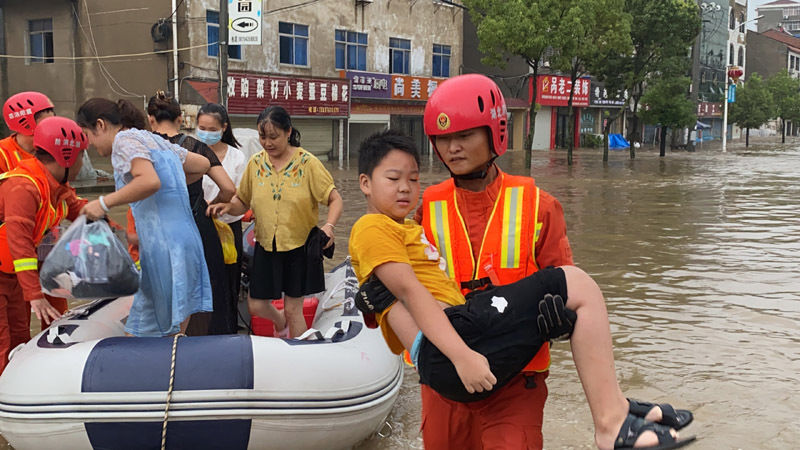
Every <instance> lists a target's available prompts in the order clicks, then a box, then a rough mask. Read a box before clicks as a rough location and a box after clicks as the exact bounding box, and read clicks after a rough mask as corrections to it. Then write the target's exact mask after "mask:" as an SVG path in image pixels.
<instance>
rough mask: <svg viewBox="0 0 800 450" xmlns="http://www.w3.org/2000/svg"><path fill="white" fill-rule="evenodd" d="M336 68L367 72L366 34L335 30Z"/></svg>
mask: <svg viewBox="0 0 800 450" xmlns="http://www.w3.org/2000/svg"><path fill="white" fill-rule="evenodd" d="M334 41H335V42H336V68H337V69H342V70H345V69H346V70H367V33H359V32H356V31H345V30H336V32H335V36H334Z"/></svg>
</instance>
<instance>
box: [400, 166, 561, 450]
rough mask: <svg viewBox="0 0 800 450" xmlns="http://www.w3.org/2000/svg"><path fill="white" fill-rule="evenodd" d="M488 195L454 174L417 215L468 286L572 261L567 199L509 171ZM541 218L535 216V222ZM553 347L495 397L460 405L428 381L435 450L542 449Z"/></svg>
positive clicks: (428, 439)
mask: <svg viewBox="0 0 800 450" xmlns="http://www.w3.org/2000/svg"><path fill="white" fill-rule="evenodd" d="M497 170H498V176H497V178H496V179H495V180H494V181H492V183H490V185H489V186H487V187H486V189H485V190H483V191H480V192H472V191H468V190H466V189H460V188H457V187H455V183H454V180H453V179H452V178H451V179H448V180H446V181H444V182H442V183H440V184H438V185H435V186H431V187H429V188H428V189H426V190H425V193H424V194H423V203H422V205H421V207H420V208H419V209H418V210H417V215H416V219H417V221H418V222H419V223H420V224H422V226H423V228H424V229H425V234H426V236H427V237H428V240H429V241H430V242H431V243H433V244H434V245H436V247H437V248H438V249H439V253H440V254H441V255H442V257H443V258H444V259H445V261H446V263H447V272H448V275H450V276H451V277H452V278H454V279H455V280H456V281H458V282H460V283H461V286H462V288H463V291H464V292H465V293H466V292H469V291H470V290H475V289H481V288H484V287H485V285H486V283H487V282H489V281H491V283H492V284H495V285H501V284H508V283H512V282H514V281H516V280H519V279H521V278H523V277H525V276H528V275H530V274H533V273H534V272H536V271H537V270H539V268H542V267H548V266H562V265H569V264H572V251H571V249H570V246H569V240H568V239H567V236H566V223H565V221H564V212H563V209H562V207H561V204H560V203H559V202H558V200H556V199H555V198H554V197H553V196H551V195H550V194H548V193H547V192H544V191H542V190H540V189H539V188H537V187H536V185H535V183H534V181H533V179H532V178H529V177H520V176H514V175H509V174H506V173H503V172H502V171H500V169H499V168H498V169H497ZM533 218H535V220H532V219H533ZM549 365H550V353H549V346H545V347H543V348H542V350H540V352H539V353H538V354H537V355H536V357H534V359H533V360H532V361H531V363H530V364H529V365H528V366H527V367H526V371H525V372H524V373H522V374H520V375H518V376H517V377H516V378H514V379H513V380H512V381H511V382H510V383H509V384H507V385H506V386H504V387H502V388H501V389H500V390H499V391H498V392H496V393H495V394H494V395H492V396H491V397H489V398H488V399H485V400H481V401H478V402H473V403H458V402H453V401H450V400H447V399H445V398H444V397H442V396H440V395H439V394H437V393H436V392H435V391H433V390H432V389H431V388H430V387H428V386H425V385H422V387H421V391H422V392H421V393H422V435H423V441H424V443H425V447H426V448H428V449H448V448H452V449H464V448H469V449H509V448H529V449H540V448H542V420H543V410H544V404H545V401H546V400H547V386H546V384H545V379H546V378H547V375H548V372H547V369H548V368H549Z"/></svg>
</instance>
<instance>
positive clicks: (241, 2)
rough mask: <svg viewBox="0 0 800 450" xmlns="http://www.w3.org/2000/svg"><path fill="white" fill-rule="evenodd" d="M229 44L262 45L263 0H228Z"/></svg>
mask: <svg viewBox="0 0 800 450" xmlns="http://www.w3.org/2000/svg"><path fill="white" fill-rule="evenodd" d="M228 20H229V22H228V44H230V45H261V1H260V0H228Z"/></svg>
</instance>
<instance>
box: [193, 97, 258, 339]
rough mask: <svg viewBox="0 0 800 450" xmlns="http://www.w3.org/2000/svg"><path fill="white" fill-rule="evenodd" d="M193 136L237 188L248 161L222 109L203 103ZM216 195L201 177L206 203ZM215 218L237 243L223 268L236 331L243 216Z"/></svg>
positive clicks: (212, 185)
mask: <svg viewBox="0 0 800 450" xmlns="http://www.w3.org/2000/svg"><path fill="white" fill-rule="evenodd" d="M195 134H196V135H197V139H198V140H199V141H201V142H203V143H204V144H206V145H208V146H209V147H210V148H211V150H213V151H214V154H215V155H217V158H218V159H219V160H220V162H221V163H222V167H223V168H224V169H225V172H227V174H228V176H229V177H231V180H233V183H234V184H235V185H236V186H238V185H239V181H241V179H242V173H243V172H244V169H245V167H246V166H247V158H246V157H245V156H244V153H242V152H241V150H239V148H238V147H239V145H240V144H239V141H237V140H236V138H235V137H234V136H233V129H232V128H231V122H230V120H229V119H228V111H226V110H225V107H224V106H222V105H220V104H217V103H206V104H205V105H204V106H203V107H202V108H200V111H199V112H198V113H197V132H196V133H195ZM218 195H219V186H217V184H216V183H214V180H212V179H211V178H209V177H208V176H205V177H203V196H204V197H205V199H206V201H207V202H208V203H209V204H211V203H213V200H215V199H216V198H217V196H218ZM218 219H219V220H221V221H223V222H225V223H227V224H228V225H230V227H231V230H232V231H233V239H234V242H235V243H236V254H237V257H236V262H235V263H233V264H226V265H225V269H226V272H227V274H228V290H229V293H230V295H231V302H230V303H229V306H230V308H231V309H230V311H229V312H228V314H227V315H226V316H225V317H226V318H227V319H228V320H229V321H230V322H229V323H228V324H227V326H228V327H229V328H230V329H231V330H236V329H237V317H238V315H237V314H238V313H237V309H236V305H237V303H238V302H239V290H240V287H241V276H242V216H231V215H228V214H225V215H222V216H220V217H218Z"/></svg>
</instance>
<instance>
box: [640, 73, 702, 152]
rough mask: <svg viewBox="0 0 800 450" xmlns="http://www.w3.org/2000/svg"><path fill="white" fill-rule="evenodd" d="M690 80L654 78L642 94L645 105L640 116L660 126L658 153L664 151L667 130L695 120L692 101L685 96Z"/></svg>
mask: <svg viewBox="0 0 800 450" xmlns="http://www.w3.org/2000/svg"><path fill="white" fill-rule="evenodd" d="M689 84H691V80H690V79H689V78H688V77H668V78H659V79H656V80H654V82H653V84H652V85H649V86H648V87H647V92H646V93H645V94H644V95H643V96H642V103H643V104H644V105H646V108H647V109H645V110H644V111H642V118H644V119H645V120H646V121H647V122H648V123H654V124H659V125H660V126H661V142H660V154H661V156H664V155H665V153H666V145H667V143H666V141H667V139H666V138H667V130H668V129H669V128H684V127H687V126H689V125H691V124H692V123H693V122H694V121H695V106H694V103H693V102H692V101H691V100H690V99H689V98H688V97H687V96H686V92H687V90H688V89H689Z"/></svg>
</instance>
